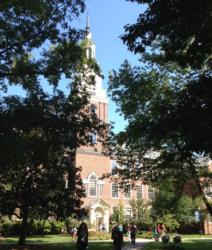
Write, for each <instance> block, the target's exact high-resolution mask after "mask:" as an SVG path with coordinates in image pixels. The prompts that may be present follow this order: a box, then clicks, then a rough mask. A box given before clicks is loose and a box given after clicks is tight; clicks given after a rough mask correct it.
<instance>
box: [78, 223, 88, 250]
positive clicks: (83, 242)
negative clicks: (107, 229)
mask: <svg viewBox="0 0 212 250" xmlns="http://www.w3.org/2000/svg"><path fill="white" fill-rule="evenodd" d="M76 247H77V249H78V250H86V249H87V247H88V227H87V225H86V224H85V222H82V223H81V224H80V225H79V228H78V230H77V244H76Z"/></svg>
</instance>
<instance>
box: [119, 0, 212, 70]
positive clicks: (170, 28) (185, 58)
mask: <svg viewBox="0 0 212 250" xmlns="http://www.w3.org/2000/svg"><path fill="white" fill-rule="evenodd" d="M127 1H130V2H137V3H138V4H146V5H147V8H146V11H145V12H144V13H142V14H140V15H139V17H138V19H137V22H136V23H135V24H132V25H129V24H128V25H126V26H125V32H126V33H125V34H124V35H123V36H122V40H123V41H124V43H126V44H127V45H128V48H129V49H130V50H131V51H134V52H135V53H143V52H144V51H146V50H147V48H149V47H151V48H152V47H156V48H157V49H159V50H160V51H163V52H164V59H165V60H166V61H171V62H173V61H174V62H177V63H178V64H179V65H181V66H183V67H185V66H191V67H192V68H197V69H199V68H201V67H205V65H208V66H209V67H211V53H212V47H211V43H212V38H211V35H210V34H211V32H212V26H211V22H212V17H211V14H210V13H211V10H212V3H211V1H210V0H205V1H201V0H194V1H190V0H185V1H180V0H172V1H163V0H127Z"/></svg>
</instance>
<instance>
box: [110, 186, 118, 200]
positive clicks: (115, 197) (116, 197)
mask: <svg viewBox="0 0 212 250" xmlns="http://www.w3.org/2000/svg"><path fill="white" fill-rule="evenodd" d="M114 185H117V196H113V186H114ZM111 197H112V198H113V199H119V185H118V183H115V182H113V183H111Z"/></svg>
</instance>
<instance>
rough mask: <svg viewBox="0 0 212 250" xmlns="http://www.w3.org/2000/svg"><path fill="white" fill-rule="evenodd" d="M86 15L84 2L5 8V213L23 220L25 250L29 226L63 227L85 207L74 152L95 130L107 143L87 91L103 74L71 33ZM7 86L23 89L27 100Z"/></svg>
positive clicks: (1, 197) (1, 19)
mask: <svg viewBox="0 0 212 250" xmlns="http://www.w3.org/2000/svg"><path fill="white" fill-rule="evenodd" d="M83 10H84V1H81V0H79V1H78V0H74V1H72V0H56V1H55V0H54V1H51V0H50V1H45V0H41V1H13V0H10V1H1V3H0V13H1V15H0V25H1V26H0V27H1V29H0V36H1V42H0V54H1V65H0V79H1V82H0V86H1V91H2V92H4V93H3V94H2V96H1V98H0V119H1V121H2V122H1V125H0V150H1V152H2V153H1V156H0V202H1V204H3V206H1V207H0V212H1V213H2V214H3V215H9V216H10V217H11V216H12V215H14V214H15V215H16V216H17V217H20V219H21V220H22V229H21V232H20V238H19V245H23V244H24V243H25V237H26V225H27V221H28V219H29V218H41V219H46V218H48V217H49V216H54V217H55V218H57V219H58V220H60V219H64V218H65V217H66V216H69V215H70V214H71V213H72V212H75V211H76V209H77V208H79V207H80V205H81V201H80V198H81V197H83V195H84V191H83V188H82V182H81V179H80V173H79V170H80V169H78V168H76V166H75V154H76V149H77V148H78V147H79V146H80V145H86V144H88V143H89V139H90V138H89V134H90V132H91V131H93V130H95V131H96V132H97V133H99V135H100V137H99V138H100V140H101V139H102V140H103V141H104V142H106V141H107V138H106V137H107V133H106V130H107V129H108V125H106V124H104V123H103V122H102V121H100V120H99V119H98V118H97V116H96V114H94V113H93V112H91V106H90V105H89V94H88V93H87V87H86V86H88V84H91V85H92V84H95V82H94V77H93V74H95V73H99V71H98V70H99V69H98V67H97V65H96V63H95V62H94V61H90V60H86V58H85V51H84V48H82V46H80V43H79V41H80V40H79V39H80V38H82V35H83V32H82V31H78V30H76V29H74V28H73V27H72V26H71V20H72V19H73V18H74V17H76V16H78V15H79V14H80V13H81V12H82V11H83ZM91 71H92V72H93V73H92V74H91ZM88 72H89V74H88ZM62 77H65V78H66V80H67V82H68V84H67V87H68V88H67V92H66V93H64V92H63V91H62V90H61V89H60V79H61V78H62ZM8 85H19V86H21V87H22V89H23V92H22V96H18V95H11V94H10V92H8V91H7V87H8ZM49 89H50V91H48V92H47V90H49ZM16 211H18V213H16Z"/></svg>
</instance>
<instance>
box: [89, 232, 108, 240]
mask: <svg viewBox="0 0 212 250" xmlns="http://www.w3.org/2000/svg"><path fill="white" fill-rule="evenodd" d="M88 237H89V239H92V240H110V239H111V234H110V233H108V232H100V231H97V232H95V231H89V233H88Z"/></svg>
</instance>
